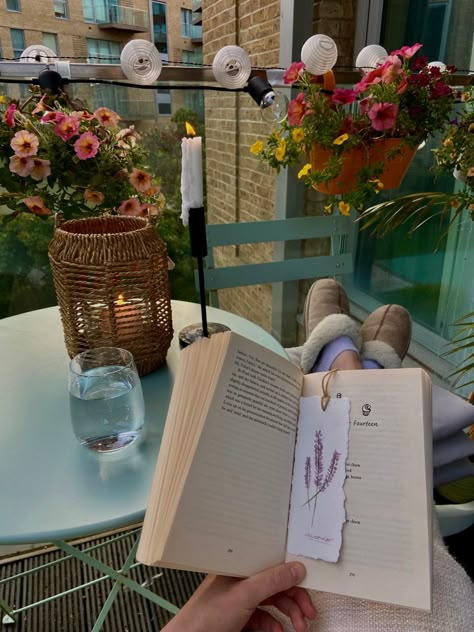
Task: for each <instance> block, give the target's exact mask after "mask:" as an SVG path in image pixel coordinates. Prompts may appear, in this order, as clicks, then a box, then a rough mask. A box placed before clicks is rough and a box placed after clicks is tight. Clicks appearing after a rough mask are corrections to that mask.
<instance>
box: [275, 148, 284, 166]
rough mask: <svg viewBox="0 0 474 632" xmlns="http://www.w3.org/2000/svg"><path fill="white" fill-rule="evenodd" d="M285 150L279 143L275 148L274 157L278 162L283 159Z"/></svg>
mask: <svg viewBox="0 0 474 632" xmlns="http://www.w3.org/2000/svg"><path fill="white" fill-rule="evenodd" d="M285 152H286V149H285V147H282V146H281V145H280V147H277V149H276V150H275V158H276V159H277V160H278V162H281V161H282V160H283V158H284V157H285Z"/></svg>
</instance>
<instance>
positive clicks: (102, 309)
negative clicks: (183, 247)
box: [49, 215, 173, 375]
mask: <svg viewBox="0 0 474 632" xmlns="http://www.w3.org/2000/svg"><path fill="white" fill-rule="evenodd" d="M49 260H50V264H51V268H52V272H53V280H54V285H55V289H56V295H57V298H58V303H59V311H60V314H61V320H62V324H63V328H64V338H65V342H66V348H67V352H68V354H69V356H70V357H71V358H72V357H74V356H75V355H76V354H78V353H81V352H82V351H86V350H88V349H93V348H95V347H122V348H124V349H127V350H128V351H130V352H131V353H132V354H133V357H134V359H135V364H136V366H137V369H138V372H139V374H140V375H146V374H147V373H150V372H151V371H154V370H155V369H157V368H158V367H159V366H160V365H161V364H162V363H163V362H164V360H165V358H166V354H167V351H168V348H169V346H170V343H171V338H172V336H173V327H172V320H171V300H170V290H169V279H168V257H167V252H166V245H165V243H164V242H163V241H162V240H161V238H160V237H159V236H158V234H157V232H156V229H155V226H154V223H153V220H152V219H148V220H147V219H144V218H140V217H122V216H112V215H102V216H100V217H93V218H87V219H78V220H70V221H67V222H63V223H61V222H60V221H58V222H57V224H56V228H55V233H54V237H53V240H52V241H51V243H50V246H49Z"/></svg>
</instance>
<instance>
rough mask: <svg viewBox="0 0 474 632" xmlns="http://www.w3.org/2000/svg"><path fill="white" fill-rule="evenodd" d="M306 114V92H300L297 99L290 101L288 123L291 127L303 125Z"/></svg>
mask: <svg viewBox="0 0 474 632" xmlns="http://www.w3.org/2000/svg"><path fill="white" fill-rule="evenodd" d="M305 114H306V101H305V95H304V92H300V93H299V94H298V95H297V96H296V98H295V99H293V100H292V101H290V104H289V106H288V123H289V124H290V125H301V121H302V120H303V117H304V115H305Z"/></svg>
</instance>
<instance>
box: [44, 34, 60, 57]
mask: <svg viewBox="0 0 474 632" xmlns="http://www.w3.org/2000/svg"><path fill="white" fill-rule="evenodd" d="M43 44H44V45H45V46H47V47H48V48H50V49H51V50H53V51H54V52H55V53H56V55H59V48H58V36H57V35H56V33H43Z"/></svg>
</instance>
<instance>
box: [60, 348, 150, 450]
mask: <svg viewBox="0 0 474 632" xmlns="http://www.w3.org/2000/svg"><path fill="white" fill-rule="evenodd" d="M93 351H96V350H93ZM120 351H123V350H120ZM86 353H87V354H91V353H92V351H89V352H86ZM125 353H128V352H125ZM81 355H83V354H81ZM111 355H113V354H111V353H108V354H107V357H106V356H104V354H102V357H101V358H99V359H98V363H100V362H104V361H107V360H108V361H113V358H111V357H110V356H111ZM125 359H126V357H125ZM75 360H76V358H75ZM88 360H89V362H83V363H82V367H81V369H80V370H78V369H77V361H76V366H73V363H74V360H73V361H72V362H71V372H70V380H69V401H70V410H71V420H72V426H73V430H74V433H75V434H76V436H77V438H78V439H79V441H80V442H81V443H82V444H83V445H84V446H86V447H87V448H89V449H91V450H94V451H96V452H111V451H115V450H120V449H121V448H124V447H126V446H128V445H130V444H131V443H133V442H134V441H135V439H137V437H138V436H139V434H140V431H141V429H142V426H143V421H144V416H145V409H144V402H143V394H142V388H141V384H140V378H139V377H138V374H137V371H136V368H135V365H134V363H133V359H131V364H130V363H129V364H127V365H125V366H123V365H119V364H108V365H106V366H96V367H95V366H93V367H90V355H89V358H88Z"/></svg>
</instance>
